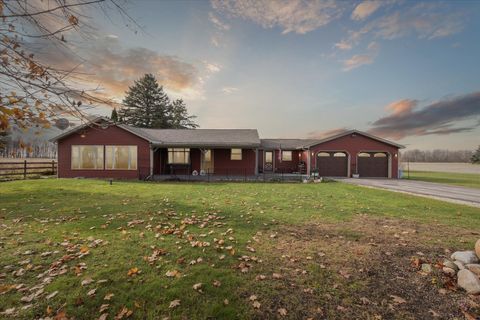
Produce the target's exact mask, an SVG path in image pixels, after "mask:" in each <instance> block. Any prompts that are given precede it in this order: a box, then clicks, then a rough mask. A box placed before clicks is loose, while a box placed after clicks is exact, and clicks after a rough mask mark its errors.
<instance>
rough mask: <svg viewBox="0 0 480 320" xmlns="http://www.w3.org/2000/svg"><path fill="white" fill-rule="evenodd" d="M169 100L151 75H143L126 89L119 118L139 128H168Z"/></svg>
mask: <svg viewBox="0 0 480 320" xmlns="http://www.w3.org/2000/svg"><path fill="white" fill-rule="evenodd" d="M169 104H170V100H169V99H168V96H167V94H166V93H165V92H164V91H163V88H162V87H161V86H159V85H158V82H157V80H156V79H155V77H154V76H153V75H152V74H146V75H144V76H143V77H142V78H141V79H140V80H137V81H135V82H134V84H133V86H131V87H129V88H128V91H127V93H126V97H125V99H123V105H124V107H123V108H122V109H120V111H119V112H118V113H119V117H120V119H122V122H123V123H126V124H128V125H132V126H135V127H140V128H168V122H169V121H168V108H169Z"/></svg>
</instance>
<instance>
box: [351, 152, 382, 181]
mask: <svg viewBox="0 0 480 320" xmlns="http://www.w3.org/2000/svg"><path fill="white" fill-rule="evenodd" d="M357 166H358V174H359V175H360V178H387V177H388V155H387V154H386V153H384V152H362V153H359V154H358V162H357Z"/></svg>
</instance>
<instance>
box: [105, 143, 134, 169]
mask: <svg viewBox="0 0 480 320" xmlns="http://www.w3.org/2000/svg"><path fill="white" fill-rule="evenodd" d="M105 168H106V169H108V170H137V146H105Z"/></svg>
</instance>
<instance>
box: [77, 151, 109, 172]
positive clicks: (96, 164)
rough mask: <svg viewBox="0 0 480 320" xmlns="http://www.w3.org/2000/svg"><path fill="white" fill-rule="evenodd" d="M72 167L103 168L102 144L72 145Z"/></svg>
mask: <svg viewBox="0 0 480 320" xmlns="http://www.w3.org/2000/svg"><path fill="white" fill-rule="evenodd" d="M72 169H77V170H82V169H84V170H103V146H95V145H93V146H72Z"/></svg>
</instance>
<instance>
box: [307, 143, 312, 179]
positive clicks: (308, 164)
mask: <svg viewBox="0 0 480 320" xmlns="http://www.w3.org/2000/svg"><path fill="white" fill-rule="evenodd" d="M310 162H311V160H310V148H308V149H307V176H309V177H310V166H311V165H312V164H311V163H310Z"/></svg>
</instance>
